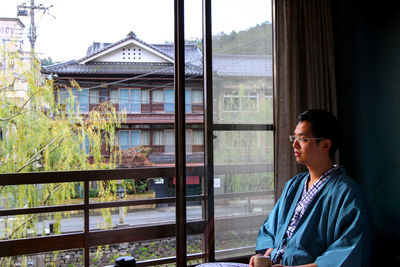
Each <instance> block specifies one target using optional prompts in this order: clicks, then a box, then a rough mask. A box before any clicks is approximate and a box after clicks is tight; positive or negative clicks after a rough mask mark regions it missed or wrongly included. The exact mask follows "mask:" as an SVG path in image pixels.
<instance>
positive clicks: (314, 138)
mask: <svg viewBox="0 0 400 267" xmlns="http://www.w3.org/2000/svg"><path fill="white" fill-rule="evenodd" d="M324 139H325V138H319V137H302V136H295V135H289V140H290V142H292V143H294V141H297V142H299V143H301V144H302V143H304V142H305V141H309V140H324Z"/></svg>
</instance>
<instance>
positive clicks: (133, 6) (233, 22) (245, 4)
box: [0, 0, 271, 61]
mask: <svg viewBox="0 0 400 267" xmlns="http://www.w3.org/2000/svg"><path fill="white" fill-rule="evenodd" d="M25 2H26V3H27V4H28V5H29V4H30V0H27V1H21V0H0V17H10V18H15V17H16V14H17V5H19V4H22V3H25ZM270 2H271V0H246V1H243V0H212V31H213V34H216V33H220V32H225V33H230V32H232V31H240V30H245V29H247V28H250V27H252V26H255V25H257V24H260V23H263V22H265V21H271V4H270ZM39 4H43V5H44V6H45V7H48V6H52V7H51V8H50V9H49V11H48V12H46V13H43V11H41V10H37V11H36V13H35V24H36V27H37V41H36V44H35V48H36V49H35V50H36V52H37V53H38V54H39V57H41V58H45V57H46V58H47V57H49V56H50V57H51V58H52V59H53V61H68V60H72V59H80V58H82V57H84V56H85V54H86V51H87V48H88V47H89V46H90V45H91V44H92V43H93V42H107V43H113V42H117V41H119V40H121V39H123V38H125V37H126V35H127V34H128V33H129V32H130V31H133V32H134V33H135V34H136V36H137V37H138V38H139V39H141V40H143V41H145V42H147V43H150V44H156V43H164V42H166V41H169V42H172V41H173V40H174V21H173V19H174V17H173V13H174V9H173V8H174V2H173V0H112V1H111V0H35V5H39ZM19 19H20V20H21V21H22V23H23V24H24V25H25V31H24V32H25V34H24V37H25V41H24V43H25V44H26V47H27V49H29V41H28V39H27V33H28V31H29V25H30V18H29V17H19ZM201 20H202V0H186V1H185V38H186V39H193V38H201V35H202V21H201Z"/></svg>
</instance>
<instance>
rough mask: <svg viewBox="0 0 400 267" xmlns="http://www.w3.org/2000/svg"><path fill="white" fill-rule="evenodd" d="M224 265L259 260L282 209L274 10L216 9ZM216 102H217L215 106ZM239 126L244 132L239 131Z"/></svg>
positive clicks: (218, 211) (219, 225)
mask: <svg viewBox="0 0 400 267" xmlns="http://www.w3.org/2000/svg"><path fill="white" fill-rule="evenodd" d="M212 12H213V13H212V19H211V20H212V52H213V54H212V70H213V77H212V79H213V99H212V102H213V124H214V125H215V124H224V125H226V128H227V129H231V130H225V131H222V130H219V131H214V132H213V136H214V139H213V140H214V148H213V149H214V155H213V158H214V200H215V201H214V202H215V209H214V213H215V217H216V220H215V230H216V231H215V240H216V242H215V247H216V259H218V260H222V259H225V258H230V257H236V256H244V255H251V254H253V253H254V247H255V244H256V240H257V234H258V230H259V229H260V226H261V225H262V223H263V222H264V220H265V218H266V217H267V215H268V213H269V212H270V210H271V208H272V205H273V203H274V174H273V155H274V153H273V140H274V138H273V132H272V131H258V130H257V131H256V130H254V128H252V126H254V124H258V125H260V124H261V125H268V124H269V125H272V123H273V116H272V115H273V114H272V112H273V106H272V85H273V77H272V74H273V72H272V69H273V68H272V24H271V2H270V1H269V0H266V1H250V2H246V5H243V3H242V2H232V1H230V2H229V4H228V2H227V1H225V0H215V1H212ZM207 100H208V101H211V99H207ZM236 124H241V125H240V126H241V128H244V129H246V127H247V128H248V129H249V130H248V131H245V130H240V131H239V130H235V128H236V127H235V126H236Z"/></svg>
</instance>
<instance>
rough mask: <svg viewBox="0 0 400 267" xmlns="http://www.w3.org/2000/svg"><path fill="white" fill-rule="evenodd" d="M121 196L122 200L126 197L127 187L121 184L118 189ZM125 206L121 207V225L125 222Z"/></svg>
mask: <svg viewBox="0 0 400 267" xmlns="http://www.w3.org/2000/svg"><path fill="white" fill-rule="evenodd" d="M117 193H118V196H119V198H120V199H121V200H122V199H124V197H125V189H124V187H123V186H120V187H119V188H118V190H117ZM124 215H125V214H124V207H119V225H123V224H124Z"/></svg>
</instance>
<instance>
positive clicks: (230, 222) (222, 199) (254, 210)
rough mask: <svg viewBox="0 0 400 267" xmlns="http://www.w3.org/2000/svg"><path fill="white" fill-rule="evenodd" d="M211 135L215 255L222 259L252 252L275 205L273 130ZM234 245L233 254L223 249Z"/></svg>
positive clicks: (227, 132) (215, 133)
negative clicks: (213, 136) (234, 251)
mask: <svg viewBox="0 0 400 267" xmlns="http://www.w3.org/2000/svg"><path fill="white" fill-rule="evenodd" d="M214 135H215V136H216V138H215V139H214V140H215V141H214V151H215V152H214V198H215V214H216V221H215V225H216V240H217V241H216V244H215V245H216V250H217V254H216V255H217V256H218V257H219V258H220V259H222V258H227V257H232V256H239V255H246V254H248V253H253V252H254V246H255V242H256V239H257V234H258V230H259V228H260V226H261V225H262V223H263V222H264V220H265V218H266V216H267V214H268V213H269V212H270V211H271V209H272V207H273V204H274V175H273V133H272V132H267V131H234V132H233V131H218V132H214ZM238 236H240V238H239V239H240V242H237V240H238ZM217 237H220V238H217ZM243 247H248V249H242V248H243ZM234 248H241V249H240V250H238V251H237V252H236V253H235V254H234V255H233V254H232V251H230V252H229V253H228V252H227V251H225V250H230V249H234Z"/></svg>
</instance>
